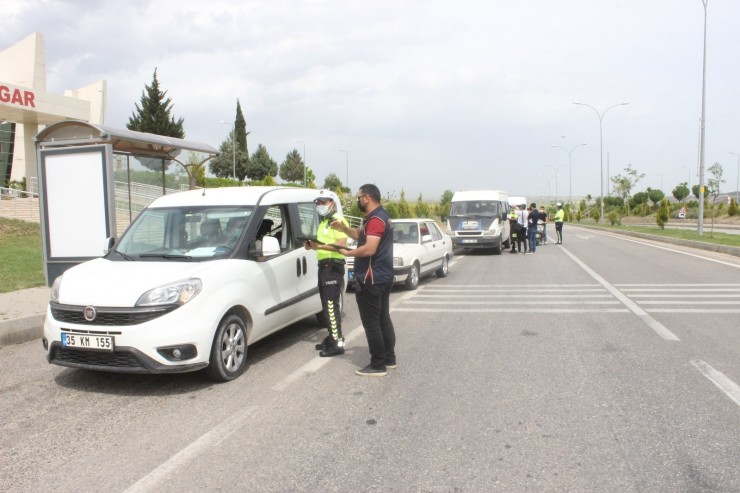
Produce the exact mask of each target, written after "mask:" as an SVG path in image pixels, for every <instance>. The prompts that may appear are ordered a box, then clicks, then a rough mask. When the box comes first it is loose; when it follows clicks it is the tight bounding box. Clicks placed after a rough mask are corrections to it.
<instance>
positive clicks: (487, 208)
mask: <svg viewBox="0 0 740 493" xmlns="http://www.w3.org/2000/svg"><path fill="white" fill-rule="evenodd" d="M500 214H501V204H500V203H499V202H498V201H493V200H464V201H460V202H452V204H451V205H450V217H465V216H475V217H496V216H499V215H500Z"/></svg>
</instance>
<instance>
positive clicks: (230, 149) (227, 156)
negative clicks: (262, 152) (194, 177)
mask: <svg viewBox="0 0 740 493" xmlns="http://www.w3.org/2000/svg"><path fill="white" fill-rule="evenodd" d="M233 134H234V132H229V138H228V139H227V140H224V141H223V142H221V146H220V147H219V148H218V152H219V154H218V156H216V157H215V158H213V159H211V161H210V163H209V164H208V169H209V170H210V171H211V173H213V174H214V175H216V176H217V177H219V178H232V177H233V176H234V168H235V166H234V163H239V162H244V161H246V157H245V156H244V154H243V153H242V151H240V150H239V149H238V148H237V152H236V155H234V146H233V142H234V141H233V139H232V137H233ZM245 177H246V168H244V167H242V168H239V167H238V166H237V167H236V179H238V180H240V181H241V180H244V178H245Z"/></svg>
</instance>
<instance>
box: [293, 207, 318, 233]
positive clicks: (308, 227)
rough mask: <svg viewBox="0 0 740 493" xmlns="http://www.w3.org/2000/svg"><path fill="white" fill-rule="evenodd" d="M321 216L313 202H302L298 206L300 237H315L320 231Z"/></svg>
mask: <svg viewBox="0 0 740 493" xmlns="http://www.w3.org/2000/svg"><path fill="white" fill-rule="evenodd" d="M320 222H321V220H320V219H319V214H318V213H317V212H316V204H315V203H313V202H300V203H299V204H298V223H299V224H300V232H299V233H298V236H305V237H313V236H316V231H318V229H319V223H320Z"/></svg>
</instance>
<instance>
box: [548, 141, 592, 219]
mask: <svg viewBox="0 0 740 493" xmlns="http://www.w3.org/2000/svg"><path fill="white" fill-rule="evenodd" d="M585 145H587V144H586V143H585V142H584V143H583V144H578V145H577V146H573V148H572V149H571V150H568V149H566V148H565V147H563V146H556V145H551V146H550V147H557V148H558V149H562V150H564V151H565V152H567V153H568V204H570V205H573V156H572V154H573V151H575V150H576V149H577V148H579V147H581V146H585Z"/></svg>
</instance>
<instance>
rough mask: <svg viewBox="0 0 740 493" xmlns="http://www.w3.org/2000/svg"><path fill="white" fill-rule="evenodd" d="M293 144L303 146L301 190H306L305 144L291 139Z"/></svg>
mask: <svg viewBox="0 0 740 493" xmlns="http://www.w3.org/2000/svg"><path fill="white" fill-rule="evenodd" d="M293 142H298V143H299V144H303V188H306V143H305V142H303V141H302V140H298V139H293Z"/></svg>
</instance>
